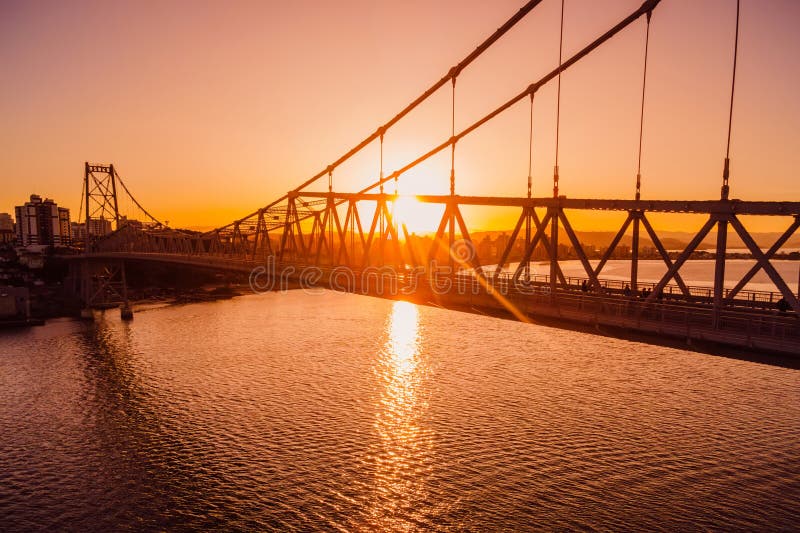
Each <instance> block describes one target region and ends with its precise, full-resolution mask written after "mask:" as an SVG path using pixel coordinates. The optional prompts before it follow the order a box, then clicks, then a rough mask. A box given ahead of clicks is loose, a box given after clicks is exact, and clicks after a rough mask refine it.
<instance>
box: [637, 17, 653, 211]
mask: <svg viewBox="0 0 800 533" xmlns="http://www.w3.org/2000/svg"><path fill="white" fill-rule="evenodd" d="M652 15H653V12H652V11H648V12H647V30H646V32H645V37H644V71H643V73H642V109H641V113H640V114H639V159H638V162H637V163H636V199H637V200H639V199H641V197H642V137H643V133H644V95H645V88H646V87H647V52H648V48H649V45H650V17H651V16H652Z"/></svg>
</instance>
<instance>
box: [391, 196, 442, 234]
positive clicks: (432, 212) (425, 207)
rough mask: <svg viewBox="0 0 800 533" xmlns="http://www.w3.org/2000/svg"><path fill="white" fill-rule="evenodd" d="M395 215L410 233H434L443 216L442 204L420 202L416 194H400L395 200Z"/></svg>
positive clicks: (398, 221)
mask: <svg viewBox="0 0 800 533" xmlns="http://www.w3.org/2000/svg"><path fill="white" fill-rule="evenodd" d="M394 216H395V218H396V219H397V223H398V224H405V225H406V228H407V229H408V232H409V233H416V234H418V235H419V234H422V233H433V232H435V231H436V228H437V227H438V225H439V221H440V219H441V217H442V206H441V205H437V204H428V203H423V202H420V201H419V200H417V198H416V197H414V196H400V197H399V198H398V199H397V201H395V202H394Z"/></svg>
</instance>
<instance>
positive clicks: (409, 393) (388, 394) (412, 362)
mask: <svg viewBox="0 0 800 533" xmlns="http://www.w3.org/2000/svg"><path fill="white" fill-rule="evenodd" d="M421 341H422V336H421V329H420V317H419V308H418V307H417V306H416V305H414V304H412V303H409V302H403V301H396V302H394V303H393V304H392V311H391V314H390V315H389V318H388V320H387V322H386V340H385V343H384V346H383V349H382V351H381V354H380V360H379V361H378V368H377V377H378V379H379V380H380V383H381V386H382V389H381V393H380V403H379V405H378V406H377V407H378V409H377V414H376V420H375V428H376V430H377V432H378V435H379V437H380V439H379V442H380V444H379V446H380V448H379V449H378V450H376V483H375V484H376V487H375V488H376V502H375V506H374V509H373V510H374V518H375V521H376V522H377V523H378V524H380V528H381V529H383V530H404V529H407V528H409V527H410V526H411V524H410V523H407V522H405V521H399V522H398V521H397V520H396V519H395V518H394V516H397V512H398V511H400V510H402V509H406V508H408V507H409V506H414V505H418V504H417V503H416V502H420V501H424V494H425V484H424V475H421V474H422V472H420V471H419V466H417V467H414V466H412V465H419V464H421V463H423V464H424V461H420V458H421V457H423V456H426V455H428V448H429V444H430V442H431V440H430V439H429V438H426V436H427V433H428V431H427V430H425V429H424V428H423V427H421V425H420V423H419V420H420V416H421V415H422V414H423V413H424V411H425V408H426V407H427V405H426V402H425V401H424V398H422V397H421V394H420V392H421V388H422V381H423V377H424V373H425V370H424V363H423V362H422V360H421V350H420V348H421ZM419 511H422V509H419Z"/></svg>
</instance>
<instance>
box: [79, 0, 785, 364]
mask: <svg viewBox="0 0 800 533" xmlns="http://www.w3.org/2000/svg"><path fill="white" fill-rule="evenodd" d="M659 2H660V0H647V1H646V2H644V3H643V4H642V5H641V6H640V7H639V8H638V9H636V10H635V11H633V12H632V13H630V14H629V15H628V16H627V17H625V18H624V19H622V20H620V21H619V22H618V23H617V24H616V25H614V26H613V27H611V28H609V29H608V30H607V31H606V32H605V33H603V34H602V35H600V36H599V37H597V38H596V39H594V40H593V41H591V42H589V43H588V44H587V45H586V46H585V47H583V48H582V49H580V50H579V51H578V52H577V53H575V54H574V55H573V56H571V57H567V58H564V57H562V53H563V47H562V46H561V45H560V46H559V58H558V64H557V66H556V67H555V68H554V69H553V70H552V71H550V72H549V73H547V74H546V75H545V76H543V77H541V78H540V79H538V80H535V81H533V82H532V83H530V84H529V85H528V86H527V87H525V88H523V89H522V90H521V91H520V92H519V93H517V94H515V95H513V96H512V97H511V98H509V99H508V100H506V101H504V102H502V103H500V105H498V106H497V107H495V108H494V109H493V110H492V111H491V112H489V113H487V114H486V115H484V116H483V117H481V118H480V119H479V120H477V121H475V122H474V123H472V124H470V125H469V126H467V127H466V128H464V129H462V130H460V131H456V129H455V114H456V110H455V91H456V82H457V80H458V78H459V75H460V74H461V73H462V72H463V71H464V70H465V69H467V68H468V67H469V66H470V64H471V63H472V62H473V61H474V60H475V59H477V58H478V57H479V56H481V54H483V53H484V52H485V51H486V50H488V49H489V48H490V47H491V46H492V45H493V44H494V43H495V42H497V41H498V40H499V39H501V38H502V37H503V35H504V34H506V33H507V32H508V31H509V30H510V29H511V28H512V27H514V26H515V25H516V24H517V23H518V22H519V21H521V20H522V19H523V18H524V17H526V16H527V15H528V14H529V13H531V12H532V11H534V10H535V8H536V7H537V6H538V5H539V4H540V3H541V0H531V1H529V2H528V3H527V4H525V5H524V6H523V7H522V8H521V9H520V10H519V11H518V12H517V13H515V14H514V15H513V16H512V17H511V18H510V19H508V21H507V22H505V24H503V25H502V26H501V27H499V28H498V29H497V30H496V31H495V32H494V33H492V34H491V35H490V36H489V37H488V38H487V39H486V40H485V41H483V42H482V43H481V44H480V45H479V46H478V47H477V48H476V49H475V50H473V51H472V52H471V53H470V54H469V55H467V56H466V57H465V58H464V59H463V60H462V61H461V62H459V63H458V64H456V65H455V66H453V67H452V68H451V69H449V71H447V72H446V73H445V74H444V76H442V77H441V78H440V79H438V80H437V81H436V82H435V83H433V84H432V85H431V86H430V87H429V88H428V89H427V90H426V91H424V92H423V93H422V94H421V95H420V96H418V97H417V98H415V99H414V100H413V101H411V102H410V103H409V104H408V105H407V106H406V107H404V108H403V109H402V110H401V111H400V112H399V113H397V114H396V115H395V116H394V117H392V118H391V119H390V120H389V121H388V122H385V123H384V124H382V125H380V126H379V127H378V128H377V129H376V130H375V131H374V132H373V133H372V134H370V135H369V136H367V137H366V138H365V139H363V140H362V141H361V142H360V143H358V144H357V145H356V146H354V147H353V148H352V149H350V150H349V151H348V152H346V153H345V154H343V155H342V156H341V157H339V158H338V159H337V160H335V161H333V162H332V163H330V164H329V165H328V166H326V167H325V168H324V169H322V170H321V171H320V172H318V173H317V174H315V175H314V176H312V177H310V178H309V179H307V180H305V181H304V182H302V183H301V184H299V185H298V186H296V187H295V188H293V189H291V190H290V191H289V192H287V193H286V194H285V195H283V196H282V197H280V198H278V199H276V200H274V201H272V202H270V203H268V204H267V205H265V206H264V207H261V208H259V209H257V210H256V211H254V212H252V213H250V214H248V215H247V216H245V217H242V218H240V219H238V220H235V221H233V222H231V223H230V224H227V225H225V226H223V227H219V228H217V229H214V230H212V231H207V232H202V233H201V232H189V231H185V230H179V229H174V228H171V227H169V226H168V224H166V223H162V222H161V221H159V220H158V219H156V218H155V217H154V216H152V215H151V214H150V213H149V212H148V211H147V210H146V209H145V208H144V207H143V206H142V205H141V204H140V203H139V202H138V201H137V200H136V199H135V197H134V196H133V195H132V194H131V192H130V190H129V189H128V187H127V186H126V185H125V183H124V182H123V181H122V179H121V178H120V176H119V174H118V173H117V171H116V169H115V167H114V165H103V164H89V163H86V165H85V171H84V176H83V178H84V179H83V181H84V186H83V199H82V206H81V209H82V211H84V212H85V222H86V228H87V230H88V229H89V228H90V227H92V225H93V224H96V221H97V220H99V219H104V220H109V221H113V225H114V227H113V231H112V232H111V233H110V234H107V235H91V234H89V235H87V238H86V243H85V249H84V250H83V253H82V254H81V255H78V256H74V257H73V258H72V259H73V261H72V263H73V265H75V268H76V270H77V271H79V273H78V274H76V276H75V280H76V284H77V285H78V287H77V291H78V292H79V294H80V297H81V300H82V303H83V306H84V308H85V309H86V310H87V311H86V315H87V316H90V314H91V313H90V311H89V310H90V309H91V308H93V307H98V306H107V305H109V303H112V304H121V306H122V313H123V317H126V318H130V317H132V312H131V310H130V306H129V303H128V298H127V293H126V291H127V288H126V287H127V285H126V281H125V267H124V265H125V262H129V261H140V262H161V263H167V264H173V265H188V266H191V267H197V268H203V269H213V270H218V271H231V272H242V273H246V274H249V275H251V282H253V281H254V280H255V282H257V284H258V283H261V284H262V285H265V286H267V285H268V286H272V284H271V283H272V281H274V280H275V279H277V278H280V277H287V278H292V279H294V280H296V281H302V282H306V283H313V284H316V285H320V286H325V287H330V288H334V289H338V290H348V291H351V292H362V293H364V294H372V295H379V296H388V297H402V298H407V299H412V300H414V301H418V302H421V303H431V304H435V305H441V306H444V307H453V308H459V309H469V310H473V311H477V312H487V313H507V314H510V315H513V316H514V317H516V318H517V319H519V320H523V321H536V320H543V321H549V322H550V323H556V324H558V323H559V322H563V323H580V324H585V325H590V326H593V327H595V328H597V329H600V330H611V331H630V332H639V333H643V334H646V335H651V336H652V338H653V339H658V338H659V337H669V338H673V339H685V340H686V341H687V342H689V343H692V342H696V341H700V342H711V343H716V344H722V345H728V346H734V347H739V348H746V349H753V350H759V351H768V352H777V353H791V354H800V319H798V317H800V301H798V295H797V294H795V292H794V291H793V290H792V289H791V288H790V285H789V283H790V282H789V281H787V280H786V279H784V277H783V276H782V275H781V273H780V272H779V271H778V269H777V268H776V267H775V265H774V264H773V261H774V259H775V256H776V255H777V254H780V253H781V252H783V251H784V245H785V244H786V243H787V241H788V240H789V239H790V238H791V237H792V236H793V235H794V234H795V232H796V230H797V229H798V227H800V202H793V201H744V200H738V199H731V198H730V197H729V196H730V185H729V175H730V171H729V169H730V164H729V161H730V132H731V125H732V124H731V120H730V119H731V118H732V115H733V102H734V98H733V96H734V89H735V86H736V56H737V53H738V26H739V11H738V3H737V18H736V42H735V44H734V50H733V71H732V77H731V92H730V96H731V106H730V115H729V123H728V143H727V149H726V154H725V157H724V163H723V165H722V167H723V172H722V183H721V189H720V197H719V198H715V199H709V200H655V199H644V198H642V195H641V181H642V177H641V147H642V127H643V123H644V115H645V109H646V106H645V96H646V81H647V47H648V42H649V35H650V31H649V28H650V23H651V19H652V18H653V17H655V16H657V10H656V8H657V6H658V4H659ZM637 22H638V23H641V24H645V25H646V27H647V30H646V34H645V35H646V38H645V42H644V51H645V60H644V68H643V72H642V92H641V117H640V124H639V164H638V166H639V168H638V169H637V173H636V189H635V194H634V196H633V197H632V198H620V199H594V198H572V197H570V198H568V197H566V196H564V195H562V194H560V190H559V165H558V123H559V120H558V118H557V120H556V125H557V126H556V154H555V165H554V169H553V170H554V171H553V189H552V195H548V196H545V197H536V196H533V194H532V185H531V182H532V178H531V163H530V160H531V158H529V165H528V182H527V183H528V189H527V195H526V196H521V197H508V196H503V197H499V196H462V195H459V194H457V181H456V168H455V153H456V147H457V144H458V142H459V141H460V140H462V139H464V138H465V137H467V136H469V135H470V134H472V133H473V132H475V131H476V130H478V129H479V128H481V127H482V126H484V125H485V124H487V123H488V122H490V121H492V119H494V118H495V117H498V116H499V115H501V114H502V113H504V112H505V111H507V110H508V109H510V108H511V107H512V106H515V105H516V104H519V103H521V102H522V103H524V102H525V101H526V100H527V101H528V103H529V105H530V106H531V124H530V137H531V138H530V142H529V146H530V147H531V148H530V149H531V150H532V146H533V111H532V110H533V104H534V100H535V95H536V94H537V91H539V90H540V89H541V88H542V87H544V86H546V85H548V84H556V85H557V94H558V107H557V109H558V110H559V111H557V113H560V99H561V88H560V86H561V75H562V73H563V72H565V71H567V70H568V69H570V68H571V67H572V66H574V65H575V64H577V63H579V62H580V61H581V60H582V59H583V58H585V57H587V56H589V55H590V54H591V53H592V52H593V51H595V50H597V49H598V48H600V47H601V46H602V45H603V44H604V43H606V42H608V41H609V40H611V39H613V38H614V36H615V35H617V34H619V33H620V32H623V31H624V30H625V29H626V28H628V27H630V26H631V25H633V24H634V23H637ZM563 26H564V21H563V3H562V15H561V42H562V43H563ZM448 86H449V88H450V91H451V92H452V121H451V135H450V136H449V138H446V139H442V141H441V142H440V143H439V144H437V145H436V146H433V147H432V148H431V149H430V150H429V151H427V152H425V153H422V154H420V155H419V157H417V158H416V159H414V160H412V161H409V162H408V163H407V164H405V165H404V166H402V167H400V168H398V169H396V170H394V171H392V172H385V169H384V168H383V144H384V137H385V135H386V133H387V132H388V131H390V130H391V129H392V128H393V127H394V126H395V125H396V124H397V123H398V122H399V121H401V120H402V119H403V118H404V117H406V115H408V114H409V113H410V112H411V111H413V110H414V109H415V108H417V107H418V106H419V105H420V104H422V103H423V102H424V101H426V100H427V99H428V98H430V97H431V96H432V95H434V94H435V93H437V92H438V91H440V90H447V88H448ZM376 143H377V144H378V145H379V149H380V154H381V157H380V168H379V169H377V179H374V178H373V180H371V181H369V182H367V183H366V184H365V185H364V186H363V187H362V188H360V189H358V190H353V191H339V190H335V189H334V180H333V175H334V172H335V171H336V170H337V168H339V167H340V166H341V165H343V164H344V163H345V162H346V161H348V160H350V159H351V158H353V157H354V156H355V155H356V154H358V153H360V152H361V151H362V150H365V149H366V148H367V147H368V146H374V145H375V144H376ZM446 151H449V152H450V163H451V165H450V193H449V194H444V195H420V196H416V197H415V198H416V201H417V202H421V203H425V204H433V205H436V206H439V208H440V209H441V212H442V215H441V218H440V219H439V224H438V228H437V230H436V232H435V234H433V237H432V238H420V237H418V236H416V235H414V234H410V233H409V231H408V228H407V227H406V224H405V223H404V222H403V221H402V220H399V217H398V216H397V214H396V211H395V205H396V203H397V202H398V201H400V200H401V196H400V195H398V194H397V193H396V192H394V193H390V192H386V191H385V185H386V184H387V183H390V182H394V183H395V184H396V183H397V182H398V180H400V179H401V178H402V177H403V175H404V174H406V173H407V172H409V171H410V170H412V169H414V168H416V167H418V166H419V165H421V164H422V163H424V162H425V161H427V160H428V159H430V158H432V157H433V156H435V155H437V154H440V153H442V152H446ZM326 180H327V183H326ZM319 184H322V185H323V188H322V190H314V189H313V186H318V185H319ZM325 185H327V187H325ZM118 187H119V189H118ZM120 189H121V190H120ZM395 190H396V188H395ZM121 198H126V201H127V202H128V204H129V205H131V206H132V209H131V212H132V213H133V215H131V213H125V212H124V210H123V209H121V208H120V199H121ZM465 206H484V207H487V208H498V209H500V208H502V209H514V210H516V211H517V213H518V217H517V220H516V224H515V226H514V228H513V230H512V231H511V233H510V236H509V237H508V238H507V239H506V240H505V242H504V245H503V246H502V247H501V249H498V250H497V254H493V255H492V256H490V257H488V256H486V254H484V256H481V249H480V247H478V246H476V245H475V244H474V243H473V240H472V238H471V235H470V226H469V225H468V224H467V222H466V220H465V218H464V216H463V215H462V208H463V207H465ZM609 211H611V212H618V213H621V214H622V215H624V216H625V219H624V222H623V223H622V225H621V226H620V227H619V229H618V231H616V233H615V235H614V237H613V239H612V240H611V243H610V245H609V246H608V247H607V248H606V249H605V250H604V251H603V252H602V253H601V254H600V255H599V256H597V254H596V253H594V252H593V251H590V250H588V249H587V246H585V245H584V244H583V243H582V242H581V240H580V239H579V237H578V232H577V231H576V229H575V228H574V227H573V224H572V222H571V221H570V217H569V216H568V213H569V214H574V213H576V212H579V213H581V217H582V219H586V218H587V215H592V214H600V213H604V212H609ZM658 213H678V214H687V215H693V216H697V215H702V216H703V217H705V223H704V224H703V225H702V227H701V228H700V230H699V231H697V232H696V233H695V234H694V235H693V237H692V238H691V240H690V242H689V243H688V245H686V246H685V248H683V249H682V250H679V251H675V250H669V249H668V247H667V246H666V245H665V243H664V238H662V237H661V236H660V234H659V231H657V230H656V228H654V226H653V224H651V221H650V218H651V215H653V214H658ZM743 216H758V217H780V218H781V219H785V220H786V229H785V231H784V232H783V233H782V234H781V235H780V237H779V238H778V239H777V240H776V241H775V242H774V243H772V244H771V245H770V246H769V247H767V248H766V249H765V248H762V243H758V242H757V240H756V238H754V236H753V234H751V232H750V231H748V229H747V228H746V227H745V225H744V224H743V222H742V220H741V217H743ZM90 233H91V232H90ZM729 234H734V235H735V236H736V237H738V239H739V240H740V241H741V242H742V243H743V244H744V246H745V247H746V249H747V252H748V253H749V256H750V257H751V258H752V260H753V263H752V266H749V268H748V270H747V271H746V273H745V274H744V275H743V276H742V277H741V278H740V279H739V280H738V282H737V283H735V285H733V286H730V282H729V283H728V284H727V285H726V264H727V263H728V262H729V258H728V250H729V246H728V235H729ZM626 236H629V238H630V243H631V244H630V251H629V252H628V251H627V250H626V251H625V253H624V254H623V255H624V256H625V258H626V261H627V263H628V265H629V274H630V275H629V276H628V277H626V279H624V280H619V279H610V278H608V277H605V276H604V268H605V267H606V266H607V265H608V264H609V261H610V260H611V259H612V258H618V257H619V256H620V243H621V242H622V241H623V239H624V238H625V237H626ZM707 238H713V239H715V243H716V245H715V249H714V254H713V258H714V259H713V261H714V277H713V283H710V284H708V285H703V286H697V285H696V284H693V283H690V282H688V281H687V280H686V279H684V278H685V276H684V271H685V269H686V265H687V264H688V263H690V260H691V259H692V258H693V255H695V254H696V253H697V252H698V250H699V247H700V246H701V245H702V243H703V242H704V239H707ZM645 240H649V242H650V243H651V244H652V247H653V248H654V249H655V253H656V256H657V257H658V258H660V261H662V262H663V264H664V268H665V270H666V272H665V273H664V274H663V276H661V277H660V279H658V280H657V281H652V280H649V281H643V280H641V279H640V276H639V267H640V260H641V259H640V254H641V250H642V247H643V242H644V241H645ZM565 249H568V250H569V256H570V258H574V259H573V260H577V262H578V263H579V264H580V266H581V274H580V275H578V276H574V275H573V276H567V275H565V273H564V271H563V268H562V265H563V262H564V261H565V260H566V256H567V254H565V252H564V250H565ZM593 253H594V255H593ZM533 264H535V265H538V266H539V267H540V268H541V267H542V266H544V268H545V270H546V271H547V273H546V274H542V273H537V272H535V270H536V269H535V268H532V265H533ZM762 272H763V274H766V276H767V278H768V279H769V281H770V282H771V284H772V290H769V291H764V290H753V289H751V288H749V285H748V284H749V283H750V282H751V281H752V280H753V278H754V277H755V276H756V275H757V274H759V273H762Z"/></svg>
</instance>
